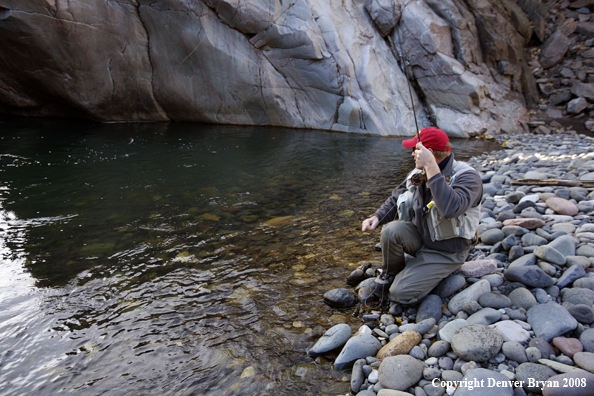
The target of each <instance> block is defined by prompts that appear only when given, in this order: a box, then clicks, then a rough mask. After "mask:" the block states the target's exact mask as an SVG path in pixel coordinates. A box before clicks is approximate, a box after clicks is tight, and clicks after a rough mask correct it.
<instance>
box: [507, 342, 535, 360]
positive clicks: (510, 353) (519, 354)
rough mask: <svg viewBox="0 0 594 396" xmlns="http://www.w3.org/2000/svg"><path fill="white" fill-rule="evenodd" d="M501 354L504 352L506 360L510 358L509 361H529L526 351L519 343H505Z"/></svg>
mask: <svg viewBox="0 0 594 396" xmlns="http://www.w3.org/2000/svg"><path fill="white" fill-rule="evenodd" d="M501 352H503V354H504V355H505V357H506V358H508V359H509V360H513V361H514V362H518V363H526V362H527V361H528V357H527V356H526V350H525V349H524V347H523V346H522V344H520V343H519V342H515V341H506V342H504V343H503V345H502V346H501Z"/></svg>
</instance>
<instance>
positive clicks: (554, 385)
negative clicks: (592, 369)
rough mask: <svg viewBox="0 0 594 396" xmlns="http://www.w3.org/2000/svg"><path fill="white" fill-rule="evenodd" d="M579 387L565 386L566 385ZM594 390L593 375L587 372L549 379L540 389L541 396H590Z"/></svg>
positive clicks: (560, 375)
mask: <svg viewBox="0 0 594 396" xmlns="http://www.w3.org/2000/svg"><path fill="white" fill-rule="evenodd" d="M571 383H573V384H576V383H577V384H579V386H575V385H574V386H571V387H570V386H567V385H568V384H571ZM592 389H594V374H591V373H588V372H573V373H566V374H559V375H555V376H553V377H550V378H549V380H548V381H547V382H546V383H545V386H544V387H543V388H542V395H543V396H592Z"/></svg>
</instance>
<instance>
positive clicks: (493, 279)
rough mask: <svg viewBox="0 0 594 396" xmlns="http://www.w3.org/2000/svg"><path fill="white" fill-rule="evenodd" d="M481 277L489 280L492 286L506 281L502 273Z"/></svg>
mask: <svg viewBox="0 0 594 396" xmlns="http://www.w3.org/2000/svg"><path fill="white" fill-rule="evenodd" d="M481 279H484V280H486V281H487V282H489V284H490V285H491V287H492V288H493V287H498V286H501V285H503V282H505V279H504V278H503V275H502V274H489V275H485V276H483V277H481Z"/></svg>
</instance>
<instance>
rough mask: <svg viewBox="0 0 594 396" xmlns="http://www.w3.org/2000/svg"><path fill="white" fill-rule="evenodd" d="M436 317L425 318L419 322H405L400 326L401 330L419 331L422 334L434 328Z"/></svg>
mask: <svg viewBox="0 0 594 396" xmlns="http://www.w3.org/2000/svg"><path fill="white" fill-rule="evenodd" d="M435 323H436V321H435V319H434V318H429V319H425V320H422V321H420V322H418V323H409V324H405V325H402V326H400V329H399V330H400V332H402V333H405V332H407V331H410V330H412V331H415V332H417V333H419V334H420V335H423V334H425V333H427V332H428V331H429V330H431V329H432V328H433V326H435Z"/></svg>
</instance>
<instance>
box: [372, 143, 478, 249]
mask: <svg viewBox="0 0 594 396" xmlns="http://www.w3.org/2000/svg"><path fill="white" fill-rule="evenodd" d="M453 164H454V155H453V154H452V155H451V156H450V157H449V160H448V162H447V164H446V166H445V168H444V169H443V170H442V171H441V173H440V174H437V175H435V176H433V177H432V178H431V179H429V180H428V181H427V183H425V185H424V186H421V187H417V191H416V193H415V194H414V201H413V212H414V218H413V220H412V222H413V224H414V225H415V227H416V229H417V231H418V233H419V235H420V236H421V238H422V240H423V244H424V245H425V246H427V247H428V248H430V249H435V250H440V251H443V252H448V253H454V252H459V251H463V250H468V249H469V248H470V245H471V241H470V240H469V239H464V238H452V239H448V240H445V241H432V240H431V236H430V234H429V228H428V226H427V219H426V218H427V213H428V208H427V204H428V203H429V202H431V200H433V201H434V202H435V205H436V206H437V209H438V210H439V213H440V214H441V215H442V216H443V217H447V218H452V217H457V216H460V215H462V214H464V213H465V212H466V211H467V210H468V209H470V208H471V207H475V206H477V205H479V204H480V202H481V200H482V197H483V182H482V180H481V178H480V176H479V174H478V172H476V171H467V172H463V173H460V174H459V175H457V176H456V178H455V179H454V183H453V184H452V185H451V186H450V184H449V183H448V182H449V180H450V177H451V176H452V173H453ZM404 191H406V180H404V182H402V183H401V184H400V185H399V186H398V187H396V188H395V189H394V191H393V192H392V195H391V196H390V197H389V198H388V199H387V200H386V202H385V203H384V204H383V205H382V206H381V207H380V208H379V209H378V210H377V211H376V212H375V213H374V216H377V218H378V219H379V220H380V222H379V225H382V224H386V223H389V222H390V221H393V220H397V219H398V210H397V206H396V202H397V200H398V196H399V195H400V194H401V193H402V192H404Z"/></svg>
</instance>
